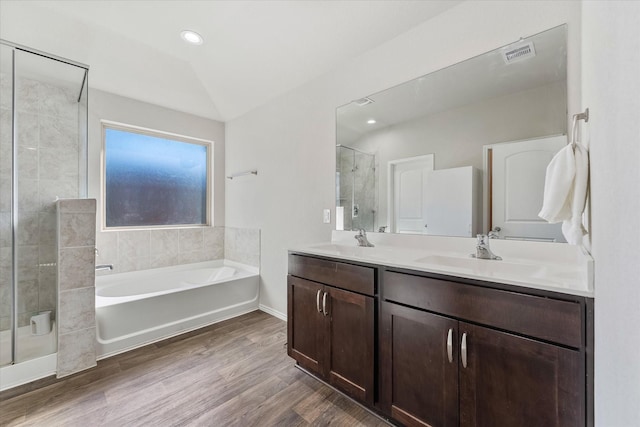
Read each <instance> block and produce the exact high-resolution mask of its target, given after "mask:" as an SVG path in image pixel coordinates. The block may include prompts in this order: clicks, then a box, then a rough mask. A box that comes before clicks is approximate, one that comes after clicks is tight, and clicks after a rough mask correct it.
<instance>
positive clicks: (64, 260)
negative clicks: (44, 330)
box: [57, 199, 96, 378]
mask: <svg viewBox="0 0 640 427" xmlns="http://www.w3.org/2000/svg"><path fill="white" fill-rule="evenodd" d="M95 233H96V201H95V199H64V200H58V202H57V242H58V251H57V253H58V259H57V265H58V281H57V282H58V375H57V376H58V378H61V377H64V376H67V375H70V374H73V373H75V372H78V371H82V370H84V369H87V368H91V367H93V366H95V365H96V315H95Z"/></svg>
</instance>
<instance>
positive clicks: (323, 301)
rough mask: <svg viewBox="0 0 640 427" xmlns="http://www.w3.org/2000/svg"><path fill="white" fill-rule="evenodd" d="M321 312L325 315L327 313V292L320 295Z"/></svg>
mask: <svg viewBox="0 0 640 427" xmlns="http://www.w3.org/2000/svg"><path fill="white" fill-rule="evenodd" d="M322 313H323V314H324V315H325V316H326V315H327V314H329V313H328V312H327V293H326V292H325V293H324V295H323V296H322Z"/></svg>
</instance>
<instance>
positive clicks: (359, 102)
mask: <svg viewBox="0 0 640 427" xmlns="http://www.w3.org/2000/svg"><path fill="white" fill-rule="evenodd" d="M352 103H354V104H356V105H357V106H358V107H364V106H365V105H369V104H373V99H371V98H366V97H365V98H360V99H356V100H354V101H352Z"/></svg>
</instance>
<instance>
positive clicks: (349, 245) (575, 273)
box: [290, 231, 594, 298]
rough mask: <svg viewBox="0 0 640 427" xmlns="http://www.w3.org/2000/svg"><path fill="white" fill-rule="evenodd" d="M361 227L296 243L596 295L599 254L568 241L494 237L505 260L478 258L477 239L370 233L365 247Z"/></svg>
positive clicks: (344, 255) (387, 262) (327, 252)
mask: <svg viewBox="0 0 640 427" xmlns="http://www.w3.org/2000/svg"><path fill="white" fill-rule="evenodd" d="M354 235H355V232H351V231H349V232H343V231H334V232H333V234H332V239H331V242H325V243H317V244H310V245H304V246H300V247H295V248H291V249H290V251H293V252H301V253H306V254H311V255H321V256H327V257H332V258H338V259H344V260H350V261H358V262H366V263H371V264H378V265H384V266H387V267H397V268H405V269H410V270H416V271H424V272H429V273H438V274H446V275H450V276H457V277H463V278H468V279H477V280H486V281H491V282H497V283H504V284H508V285H516V286H522V287H525V288H532V289H542V290H547V291H553V292H560V293H564V294H570V295H579V296H585V297H591V298H593V295H594V293H593V258H592V257H591V255H589V254H588V253H587V251H586V250H585V249H584V248H582V247H579V246H572V245H568V244H562V243H546V242H522V241H506V240H498V239H494V240H491V243H490V244H491V250H492V251H493V252H494V253H495V254H496V255H499V256H500V257H502V260H499V261H498V260H484V259H475V258H472V257H471V256H470V254H471V253H473V252H475V244H476V239H474V238H462V237H439V236H419V235H402V234H389V233H368V234H367V237H368V239H369V241H370V242H371V243H373V244H374V245H375V247H372V248H367V247H359V246H357V245H356V240H355V239H354Z"/></svg>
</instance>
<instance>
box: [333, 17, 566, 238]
mask: <svg viewBox="0 0 640 427" xmlns="http://www.w3.org/2000/svg"><path fill="white" fill-rule="evenodd" d="M566 131H567V28H566V25H562V26H559V27H556V28H553V29H550V30H548V31H545V32H542V33H539V34H536V35H534V36H531V37H528V38H526V39H521V40H518V41H516V42H514V43H512V44H510V45H508V46H504V47H500V48H498V49H495V50H493V51H491V52H487V53H485V54H482V55H479V56H476V57H474V58H471V59H468V60H466V61H464V62H461V63H458V64H455V65H452V66H450V67H447V68H444V69H442V70H439V71H436V72H433V73H431V74H428V75H425V76H422V77H419V78H417V79H415V80H412V81H409V82H406V83H404V84H401V85H399V86H396V87H392V88H390V89H388V90H384V91H382V92H379V93H376V94H373V95H370V96H367V97H365V98H362V99H359V100H356V101H353V102H351V103H349V104H347V105H344V106H341V107H339V108H338V109H337V145H336V207H337V208H336V228H337V229H338V230H356V229H360V228H363V229H365V230H367V231H375V232H382V231H384V232H391V233H419V234H430V235H444V236H469V237H471V236H475V235H476V234H478V233H488V232H489V231H493V233H492V235H494V236H495V237H497V238H503V239H523V240H540V241H556V242H564V241H565V240H564V238H563V237H562V233H561V231H560V225H559V224H547V223H546V222H545V221H543V220H542V219H540V218H538V215H537V214H538V212H539V211H540V208H541V207H542V197H543V189H544V175H545V170H546V166H547V164H548V163H549V161H550V160H551V158H552V157H553V155H554V154H555V153H556V152H557V151H558V150H560V149H561V148H562V147H563V146H564V145H565V144H566V143H567V138H566V133H567V132H566Z"/></svg>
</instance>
